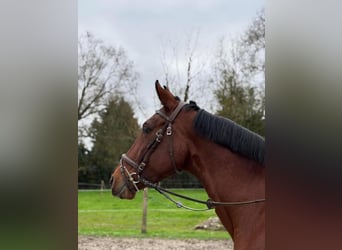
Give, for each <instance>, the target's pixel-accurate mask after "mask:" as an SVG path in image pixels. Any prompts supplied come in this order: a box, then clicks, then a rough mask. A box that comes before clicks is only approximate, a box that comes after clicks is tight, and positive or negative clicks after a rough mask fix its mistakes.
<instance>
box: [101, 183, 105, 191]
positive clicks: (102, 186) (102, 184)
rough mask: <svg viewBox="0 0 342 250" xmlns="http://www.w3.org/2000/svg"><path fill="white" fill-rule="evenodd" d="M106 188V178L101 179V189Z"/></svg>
mask: <svg viewBox="0 0 342 250" xmlns="http://www.w3.org/2000/svg"><path fill="white" fill-rule="evenodd" d="M104 188H105V186H104V180H101V191H103V189H104Z"/></svg>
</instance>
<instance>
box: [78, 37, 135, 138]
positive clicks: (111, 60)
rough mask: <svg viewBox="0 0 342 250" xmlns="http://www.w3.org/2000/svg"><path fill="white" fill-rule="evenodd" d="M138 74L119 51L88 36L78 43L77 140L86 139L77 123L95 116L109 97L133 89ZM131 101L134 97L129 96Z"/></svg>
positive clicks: (130, 62)
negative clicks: (83, 137)
mask: <svg viewBox="0 0 342 250" xmlns="http://www.w3.org/2000/svg"><path fill="white" fill-rule="evenodd" d="M137 78H138V73H137V72H135V70H134V65H133V62H132V61H131V60H129V59H128V56H127V54H126V52H125V50H124V49H123V48H115V47H113V46H109V45H105V44H104V42H103V41H102V40H100V39H97V38H95V36H94V35H92V34H91V33H89V32H86V33H85V34H82V35H81V36H80V38H79V41H78V121H79V125H80V126H79V136H80V137H82V136H86V135H87V134H86V133H85V127H84V126H82V125H81V122H80V121H81V120H84V119H85V118H87V117H91V116H94V115H95V114H98V113H99V112H100V111H102V110H103V109H104V108H105V103H106V102H108V99H109V98H111V96H112V95H119V94H122V93H125V92H129V93H132V92H134V91H136V89H137ZM132 96H133V97H134V96H136V95H134V94H133V95H132Z"/></svg>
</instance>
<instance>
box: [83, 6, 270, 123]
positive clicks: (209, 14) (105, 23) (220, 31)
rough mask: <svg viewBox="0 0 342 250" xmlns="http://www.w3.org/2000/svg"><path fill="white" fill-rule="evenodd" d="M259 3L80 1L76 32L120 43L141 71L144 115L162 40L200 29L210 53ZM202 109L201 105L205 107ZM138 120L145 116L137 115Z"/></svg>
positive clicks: (157, 74) (151, 103) (158, 71)
mask: <svg viewBox="0 0 342 250" xmlns="http://www.w3.org/2000/svg"><path fill="white" fill-rule="evenodd" d="M262 7H264V1H263V0H236V1H231V0H164V1H161V0H144V1H143V0H115V1H109V0H97V1H93V0H79V1H78V12H79V13H78V14H79V15H78V27H79V34H81V33H83V32H84V31H90V32H92V33H93V34H94V35H95V36H96V37H98V38H100V39H102V40H103V41H104V42H105V43H107V44H111V45H113V46H122V47H123V48H124V49H125V50H126V51H127V54H128V57H129V58H130V59H131V60H133V61H134V63H135V67H136V70H137V71H138V72H139V74H140V80H139V83H140V88H139V90H140V93H141V97H142V98H141V99H142V100H143V102H144V103H143V105H144V106H145V108H146V113H147V114H148V116H150V115H152V114H153V113H154V111H155V109H156V108H157V107H159V104H158V103H156V99H155V93H154V82H155V80H156V79H159V80H160V81H161V83H163V82H162V80H163V79H164V77H163V70H162V66H161V54H162V50H161V48H162V45H163V42H165V41H168V40H170V41H172V42H173V41H174V42H177V41H178V42H180V43H182V42H185V41H186V36H187V34H191V33H194V32H198V33H199V41H198V44H199V49H200V50H203V53H209V54H210V53H213V52H214V49H215V48H216V47H217V45H218V42H219V40H220V39H221V38H222V37H234V36H235V35H236V34H238V33H239V32H242V31H243V30H244V29H245V28H246V27H247V26H248V24H249V23H251V21H252V20H253V18H254V17H255V16H256V13H257V12H258V11H259V10H261V8H262ZM204 108H205V107H204ZM137 117H138V119H139V123H141V122H142V121H143V120H145V119H146V118H147V117H144V116H143V115H142V114H138V115H137Z"/></svg>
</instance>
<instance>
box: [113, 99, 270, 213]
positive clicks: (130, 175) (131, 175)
mask: <svg viewBox="0 0 342 250" xmlns="http://www.w3.org/2000/svg"><path fill="white" fill-rule="evenodd" d="M185 105H186V103H184V102H182V101H180V102H179V103H178V105H177V107H176V109H175V110H174V111H173V112H172V113H171V115H170V116H167V115H166V114H165V113H164V112H163V111H162V110H161V109H160V110H157V111H156V114H158V115H160V116H161V117H162V118H163V119H165V120H166V124H165V125H164V126H163V127H162V128H161V129H159V130H158V131H157V132H156V133H155V136H154V138H153V140H152V141H151V142H150V143H149V144H148V145H147V150H146V152H145V154H144V155H143V157H142V160H141V161H140V163H137V162H136V161H134V160H133V159H131V158H130V157H129V156H127V154H123V155H122V156H121V159H120V171H121V174H122V176H123V177H124V178H125V185H124V186H123V187H122V188H124V187H125V186H126V187H127V188H128V189H129V190H130V191H131V192H138V191H139V188H138V186H137V184H138V183H142V184H144V185H145V186H147V187H152V188H154V189H155V190H157V191H158V192H159V193H161V194H162V195H164V196H165V197H166V198H167V199H169V200H170V201H172V202H173V203H175V204H176V205H177V207H180V208H185V209H189V210H192V211H204V210H208V209H212V208H214V207H216V206H237V205H247V204H256V203H260V202H265V199H255V200H246V201H233V202H220V201H213V200H211V199H208V200H207V201H202V200H198V199H194V198H191V197H187V196H184V195H180V194H177V193H174V192H172V191H170V190H167V189H165V188H163V187H161V186H160V185H158V184H156V183H153V182H151V181H149V180H147V179H146V178H144V177H142V173H143V171H144V169H145V167H146V166H147V164H148V162H149V159H150V157H151V155H152V153H153V152H154V151H155V149H156V148H157V147H158V145H159V144H160V142H161V141H162V139H163V137H164V134H166V136H167V137H168V138H169V149H168V151H169V157H170V161H171V164H172V166H173V168H174V170H175V172H177V173H178V172H180V170H178V169H177V166H176V162H175V159H174V152H173V142H172V134H173V131H172V124H173V122H174V120H175V119H176V117H177V116H178V114H179V113H180V112H181V110H182V109H183V107H184V106H185ZM125 162H126V163H127V164H128V165H130V166H131V167H133V168H134V170H135V171H134V172H130V171H128V169H127V168H126V166H125V164H124V163H125ZM130 184H132V186H133V187H134V189H133V188H132V186H131V185H130ZM119 193H120V192H119ZM168 194H171V195H174V196H177V197H180V198H182V199H186V200H190V201H193V202H197V203H201V204H205V205H206V206H207V208H205V209H194V208H190V207H187V206H184V205H183V204H182V203H181V202H179V201H175V200H174V199H173V198H171V197H170V196H169V195H168Z"/></svg>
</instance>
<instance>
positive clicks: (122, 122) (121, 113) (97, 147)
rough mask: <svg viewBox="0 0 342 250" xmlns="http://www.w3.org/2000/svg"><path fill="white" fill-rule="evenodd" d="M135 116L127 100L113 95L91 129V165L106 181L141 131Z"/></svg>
mask: <svg viewBox="0 0 342 250" xmlns="http://www.w3.org/2000/svg"><path fill="white" fill-rule="evenodd" d="M133 115H134V113H133V110H132V108H131V106H130V105H129V103H128V102H126V101H125V100H124V99H123V98H122V97H114V98H112V99H111V100H110V101H109V102H108V104H107V105H106V108H105V109H104V110H103V111H101V112H100V115H99V116H100V119H99V120H98V119H95V120H94V121H93V123H92V125H91V128H90V130H89V131H90V136H91V138H92V140H93V148H92V150H91V157H92V164H93V165H94V166H96V168H97V170H98V173H99V178H100V180H104V181H105V182H106V183H107V182H108V180H109V177H110V175H111V173H112V172H113V170H114V168H115V166H116V165H117V164H118V163H119V159H120V157H121V154H122V153H123V152H125V151H127V150H128V148H129V147H130V146H131V145H132V144H133V142H134V139H135V137H136V135H137V132H138V130H139V126H138V123H137V120H136V119H135V118H134V117H133Z"/></svg>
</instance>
